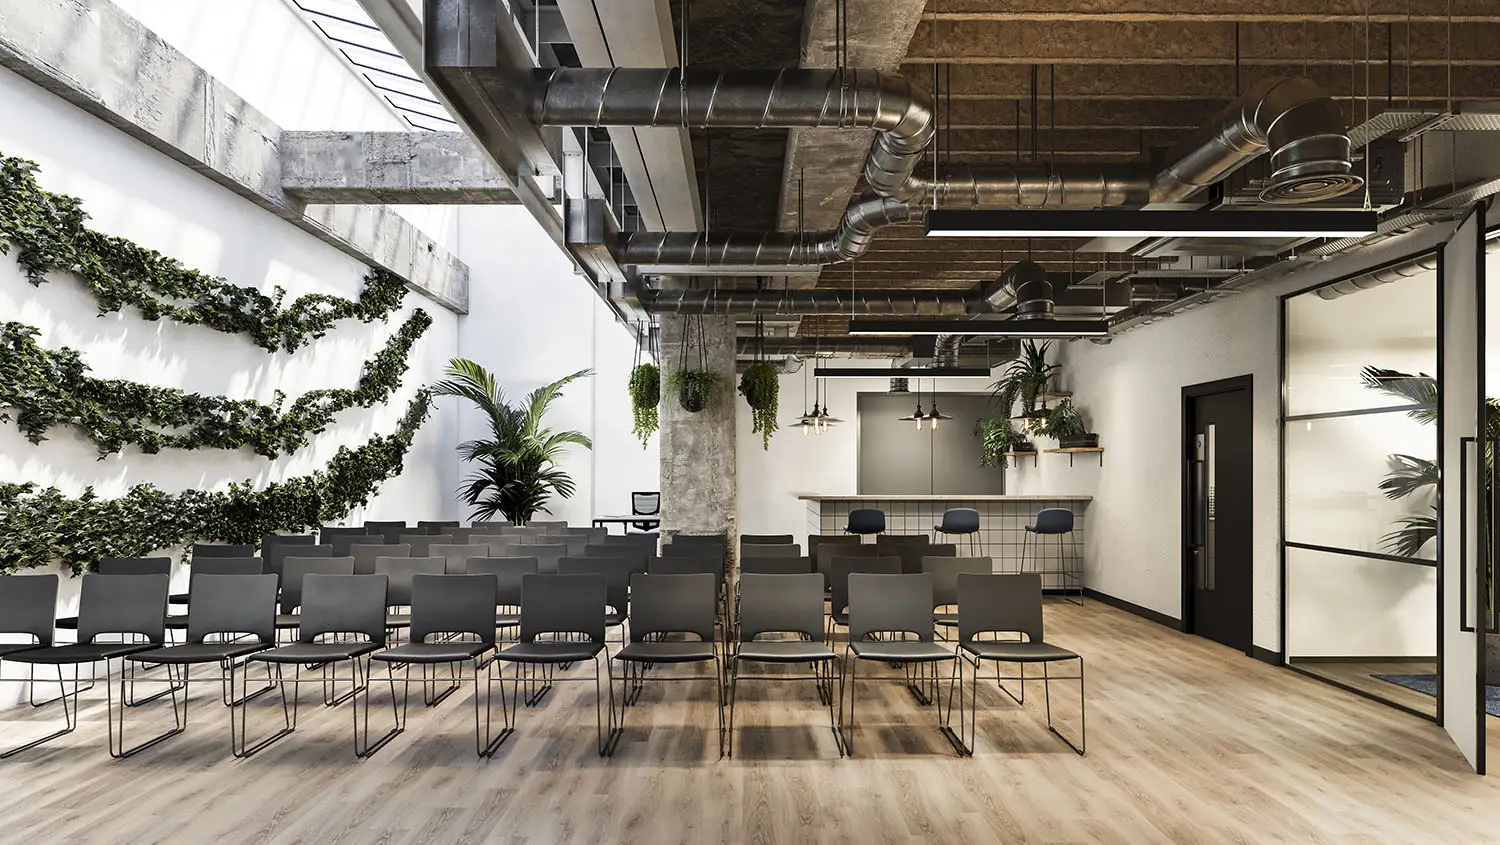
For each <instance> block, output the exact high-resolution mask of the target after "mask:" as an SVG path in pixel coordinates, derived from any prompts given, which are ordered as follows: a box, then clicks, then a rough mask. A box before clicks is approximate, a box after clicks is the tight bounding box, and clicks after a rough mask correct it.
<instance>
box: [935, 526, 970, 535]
mask: <svg viewBox="0 0 1500 845" xmlns="http://www.w3.org/2000/svg"><path fill="white" fill-rule="evenodd" d="M932 530H933V531H936V532H937V533H939V534H978V533H979V529H978V528H944V527H943V526H941V525H934V526H932Z"/></svg>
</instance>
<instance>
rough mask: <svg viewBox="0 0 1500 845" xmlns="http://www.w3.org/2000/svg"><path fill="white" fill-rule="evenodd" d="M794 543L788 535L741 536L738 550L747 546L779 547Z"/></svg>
mask: <svg viewBox="0 0 1500 845" xmlns="http://www.w3.org/2000/svg"><path fill="white" fill-rule="evenodd" d="M792 542H795V540H794V538H793V537H792V535H790V534H741V535H740V548H742V549H743V548H744V547H745V546H747V545H754V546H779V545H786V544H788V543H792Z"/></svg>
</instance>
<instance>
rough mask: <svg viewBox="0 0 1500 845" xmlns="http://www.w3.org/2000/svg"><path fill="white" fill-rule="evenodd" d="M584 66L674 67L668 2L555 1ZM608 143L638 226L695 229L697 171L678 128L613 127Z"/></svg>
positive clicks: (699, 220) (699, 219) (699, 223)
mask: <svg viewBox="0 0 1500 845" xmlns="http://www.w3.org/2000/svg"><path fill="white" fill-rule="evenodd" d="M557 5H558V8H559V9H560V10H561V11H562V16H563V21H564V22H565V23H566V24H567V26H568V34H569V35H571V36H572V38H573V49H575V50H577V51H578V58H579V60H580V61H581V62H582V63H583V65H584V67H676V66H677V44H676V40H675V34H674V31H673V27H672V13H671V8H670V6H668V0H558V2H557ZM609 137H610V141H611V142H612V143H613V145H614V148H615V155H616V156H618V159H619V164H620V169H621V170H622V171H624V173H625V179H626V181H628V182H629V183H630V191H631V193H632V194H633V195H634V196H635V201H636V206H637V208H638V209H639V211H640V214H641V219H642V220H643V221H644V222H645V224H646V228H647V229H649V230H651V231H653V232H663V231H666V232H697V231H701V230H702V228H703V212H702V207H701V205H700V203H699V199H698V176H697V169H696V168H695V166H694V164H693V150H692V145H691V142H690V141H689V140H688V133H687V131H686V130H684V129H673V128H668V127H641V128H632V127H615V128H611V129H610V130H609Z"/></svg>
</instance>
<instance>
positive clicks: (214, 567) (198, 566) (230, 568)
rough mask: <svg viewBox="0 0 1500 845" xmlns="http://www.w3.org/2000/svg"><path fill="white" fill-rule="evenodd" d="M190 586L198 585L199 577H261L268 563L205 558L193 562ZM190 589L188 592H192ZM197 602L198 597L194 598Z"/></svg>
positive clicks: (251, 560)
mask: <svg viewBox="0 0 1500 845" xmlns="http://www.w3.org/2000/svg"><path fill="white" fill-rule="evenodd" d="M190 568H191V569H192V575H191V577H190V578H189V579H188V580H189V584H190V585H191V584H196V583H197V581H196V580H195V579H197V577H198V576H199V575H259V574H261V573H263V572H265V571H266V562H265V561H264V560H261V559H260V558H258V557H205V558H199V559H195V560H194V561H193V565H192V567H190ZM192 589H193V588H192V587H191V586H190V587H189V590H188V592H189V593H191V592H192ZM192 600H193V601H197V600H198V598H197V596H193V598H192Z"/></svg>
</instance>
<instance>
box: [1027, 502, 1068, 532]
mask: <svg viewBox="0 0 1500 845" xmlns="http://www.w3.org/2000/svg"><path fill="white" fill-rule="evenodd" d="M1031 530H1032V531H1033V532H1035V533H1037V534H1066V533H1068V532H1069V531H1072V530H1073V512H1072V511H1070V510H1068V509H1067V508H1042V509H1041V510H1039V511H1037V512H1036V522H1035V523H1033V524H1032V526H1031Z"/></svg>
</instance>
